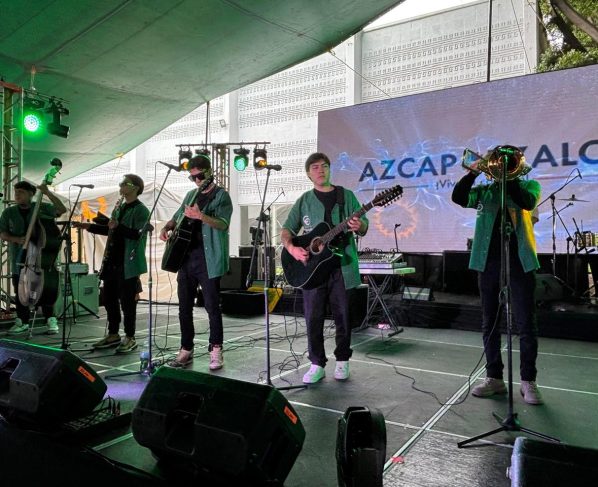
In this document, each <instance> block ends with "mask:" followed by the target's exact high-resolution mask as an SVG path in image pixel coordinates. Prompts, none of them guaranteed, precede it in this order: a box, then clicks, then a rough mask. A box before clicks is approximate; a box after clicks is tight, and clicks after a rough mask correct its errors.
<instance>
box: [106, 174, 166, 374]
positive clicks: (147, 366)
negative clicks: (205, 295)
mask: <svg viewBox="0 0 598 487" xmlns="http://www.w3.org/2000/svg"><path fill="white" fill-rule="evenodd" d="M167 167H168V171H167V172H166V176H164V180H163V181H162V186H160V191H158V196H156V199H155V200H154V205H153V206H152V209H151V210H150V212H149V214H148V216H147V219H146V220H145V223H144V224H143V226H142V227H141V228H140V229H139V240H138V241H137V246H138V247H139V243H140V242H141V239H142V237H143V234H144V233H148V234H149V235H148V242H149V262H148V266H147V267H148V269H149V271H148V279H147V289H148V292H149V300H148V303H149V313H148V318H147V358H145V357H144V358H143V360H142V361H141V363H140V364H139V370H138V371H136V372H123V373H121V374H113V375H110V376H106V379H113V378H115V377H126V376H129V375H146V376H149V377H151V376H152V374H153V373H154V372H155V371H156V369H157V368H158V366H159V365H160V364H158V363H154V360H153V355H152V342H153V333H154V314H153V300H152V293H153V273H152V232H153V231H154V226H153V225H152V224H151V223H150V221H151V219H152V215H153V214H154V213H155V211H156V206H157V205H158V201H160V197H161V196H162V191H163V190H164V185H165V184H166V181H167V180H168V177H169V176H170V172H171V171H172V170H173V169H174V167H173V166H171V165H168V166H167ZM136 251H137V248H134V249H133V250H132V252H131V255H130V256H129V259H131V260H132V259H133V258H134V257H135V253H136ZM142 351H143V350H142Z"/></svg>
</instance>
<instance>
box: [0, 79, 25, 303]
mask: <svg viewBox="0 0 598 487" xmlns="http://www.w3.org/2000/svg"><path fill="white" fill-rule="evenodd" d="M22 118H23V89H22V88H21V87H20V86H17V85H14V84H12V83H6V82H4V81H0V145H1V147H0V150H1V151H2V165H1V171H2V193H4V197H3V198H2V201H1V202H0V211H4V209H5V208H6V207H8V206H10V205H11V204H13V203H14V185H15V183H16V182H18V181H20V180H21V175H22V172H23V129H22V123H21V120H22ZM9 264H10V263H9V259H8V243H7V242H4V241H3V240H0V306H1V307H2V309H3V310H4V311H6V312H8V311H10V303H11V298H10V297H11V296H12V279H11V272H10V268H9Z"/></svg>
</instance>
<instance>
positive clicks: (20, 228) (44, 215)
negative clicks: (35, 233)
mask: <svg viewBox="0 0 598 487" xmlns="http://www.w3.org/2000/svg"><path fill="white" fill-rule="evenodd" d="M32 213H33V205H32V206H31V208H30V210H29V214H28V215H27V218H26V219H23V216H22V215H21V212H20V210H19V205H12V206H9V207H8V208H5V209H4V211H3V212H2V215H0V232H7V233H10V234H11V235H14V236H15V237H24V236H25V234H26V233H27V229H28V228H29V222H30V221H31V214H32ZM39 218H40V219H48V220H54V219H55V218H56V208H55V207H54V205H53V204H51V203H43V202H42V203H40V207H39ZM22 247H23V246H22V245H20V244H17V243H14V242H9V243H8V259H9V262H10V270H11V272H12V274H13V275H18V274H19V272H20V268H19V266H18V262H17V261H18V259H19V256H20V254H21V252H20V251H21V248H22Z"/></svg>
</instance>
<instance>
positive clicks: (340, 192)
mask: <svg viewBox="0 0 598 487" xmlns="http://www.w3.org/2000/svg"><path fill="white" fill-rule="evenodd" d="M336 204H337V205H338V214H339V221H340V222H342V221H344V220H345V188H343V187H342V186H336ZM347 237H348V235H347V234H346V233H342V234H341V235H339V236H338V244H339V248H344V247H346V245H347V243H348V240H347Z"/></svg>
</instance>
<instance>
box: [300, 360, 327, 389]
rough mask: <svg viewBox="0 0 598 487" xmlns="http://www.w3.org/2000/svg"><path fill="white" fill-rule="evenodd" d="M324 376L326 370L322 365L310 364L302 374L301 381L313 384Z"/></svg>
mask: <svg viewBox="0 0 598 487" xmlns="http://www.w3.org/2000/svg"><path fill="white" fill-rule="evenodd" d="M324 377H326V371H325V370H324V367H320V366H319V365H316V364H311V367H310V368H309V370H308V371H307V372H306V373H305V375H304V376H303V383H304V384H315V383H316V382H319V381H321V380H322V379H323V378H324Z"/></svg>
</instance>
